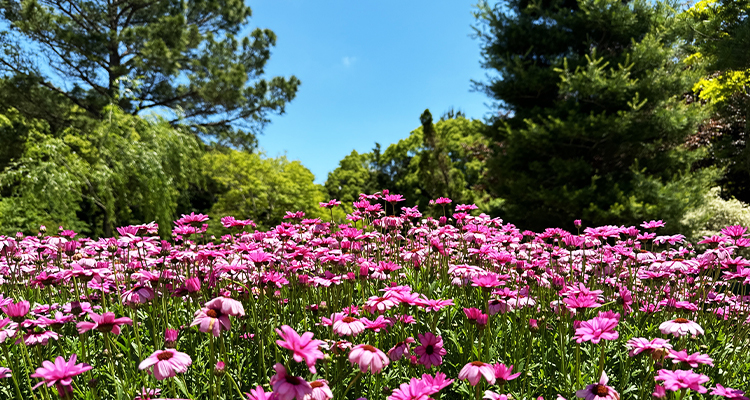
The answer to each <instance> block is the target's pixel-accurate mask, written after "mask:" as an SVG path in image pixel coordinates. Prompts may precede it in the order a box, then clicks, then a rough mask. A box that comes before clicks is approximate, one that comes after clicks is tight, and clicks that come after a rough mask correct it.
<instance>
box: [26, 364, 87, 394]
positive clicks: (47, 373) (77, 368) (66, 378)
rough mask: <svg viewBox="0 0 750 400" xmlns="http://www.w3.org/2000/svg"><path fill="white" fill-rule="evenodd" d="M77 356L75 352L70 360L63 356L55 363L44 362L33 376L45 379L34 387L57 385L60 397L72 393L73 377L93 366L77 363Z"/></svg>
mask: <svg viewBox="0 0 750 400" xmlns="http://www.w3.org/2000/svg"><path fill="white" fill-rule="evenodd" d="M76 357H77V356H76V355H75V354H73V355H72V356H71V357H70V360H68V361H65V359H64V358H62V357H57V358H56V359H55V362H54V364H53V363H52V362H51V361H44V362H42V366H41V367H39V368H37V369H36V371H35V372H34V373H33V374H31V377H32V378H42V379H44V380H43V381H42V382H39V383H37V384H36V385H35V386H34V387H33V389H36V388H38V387H39V386H41V385H43V384H46V385H47V387H51V386H52V385H55V386H56V387H57V392H58V394H59V395H60V397H66V396H67V395H68V394H70V393H72V392H73V388H72V387H71V385H72V384H73V377H74V376H76V375H80V374H82V373H84V372H86V371H88V370H90V369H91V368H92V367H91V366H90V365H88V364H76Z"/></svg>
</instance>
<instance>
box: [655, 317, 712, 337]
mask: <svg viewBox="0 0 750 400" xmlns="http://www.w3.org/2000/svg"><path fill="white" fill-rule="evenodd" d="M659 330H660V331H661V333H663V334H665V335H670V334H671V335H674V336H676V337H680V336H685V335H688V334H689V335H691V336H697V335H703V328H701V326H700V325H698V324H697V323H695V322H693V321H690V320H688V319H685V318H675V319H673V320H671V321H665V322H662V323H661V325H659Z"/></svg>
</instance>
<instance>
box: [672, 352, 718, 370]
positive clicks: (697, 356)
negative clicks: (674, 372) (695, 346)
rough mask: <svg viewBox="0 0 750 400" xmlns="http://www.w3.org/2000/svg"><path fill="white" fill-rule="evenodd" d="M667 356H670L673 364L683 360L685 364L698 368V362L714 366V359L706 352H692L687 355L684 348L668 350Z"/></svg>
mask: <svg viewBox="0 0 750 400" xmlns="http://www.w3.org/2000/svg"><path fill="white" fill-rule="evenodd" d="M667 357H669V358H671V359H672V362H673V363H675V364H678V363H681V362H684V363H685V364H687V365H689V366H690V368H698V364H707V365H710V366H712V367H713V366H714V360H713V359H712V358H711V357H709V356H708V355H707V354H701V353H693V354H690V355H688V353H687V351H685V350H680V351H674V350H670V351H669V354H667Z"/></svg>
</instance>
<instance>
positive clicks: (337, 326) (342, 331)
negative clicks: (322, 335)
mask: <svg viewBox="0 0 750 400" xmlns="http://www.w3.org/2000/svg"><path fill="white" fill-rule="evenodd" d="M364 330H365V324H363V323H362V321H360V320H358V319H356V318H353V317H343V318H341V319H339V320H337V321H335V322H334V323H333V331H334V332H335V333H336V334H337V335H339V336H357V335H359V334H360V333H362V332H363V331H364Z"/></svg>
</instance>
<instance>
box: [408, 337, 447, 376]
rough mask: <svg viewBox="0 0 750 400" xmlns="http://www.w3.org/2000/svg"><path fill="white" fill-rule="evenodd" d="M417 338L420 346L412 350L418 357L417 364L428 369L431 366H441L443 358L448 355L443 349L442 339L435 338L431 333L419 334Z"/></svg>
mask: <svg viewBox="0 0 750 400" xmlns="http://www.w3.org/2000/svg"><path fill="white" fill-rule="evenodd" d="M417 338H418V339H419V341H420V342H421V343H422V345H421V346H417V347H416V348H414V353H415V354H416V355H418V356H419V361H418V362H419V363H420V364H422V365H424V366H425V367H426V368H428V369H429V368H430V367H432V366H433V365H435V366H437V365H440V364H442V363H443V356H444V355H446V354H448V351H447V350H445V349H444V348H443V338H442V337H441V336H435V335H434V334H432V332H427V333H425V334H424V335H422V334H419V335H417Z"/></svg>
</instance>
